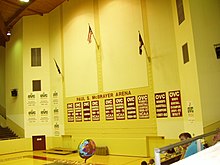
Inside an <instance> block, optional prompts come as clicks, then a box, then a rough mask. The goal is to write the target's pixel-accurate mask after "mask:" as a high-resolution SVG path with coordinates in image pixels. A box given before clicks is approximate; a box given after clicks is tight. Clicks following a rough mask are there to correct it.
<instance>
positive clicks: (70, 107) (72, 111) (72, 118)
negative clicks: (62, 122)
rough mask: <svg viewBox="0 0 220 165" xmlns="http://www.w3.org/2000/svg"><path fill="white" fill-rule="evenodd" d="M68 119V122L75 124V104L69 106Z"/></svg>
mask: <svg viewBox="0 0 220 165" xmlns="http://www.w3.org/2000/svg"><path fill="white" fill-rule="evenodd" d="M67 119H68V122H74V110H73V103H68V104H67Z"/></svg>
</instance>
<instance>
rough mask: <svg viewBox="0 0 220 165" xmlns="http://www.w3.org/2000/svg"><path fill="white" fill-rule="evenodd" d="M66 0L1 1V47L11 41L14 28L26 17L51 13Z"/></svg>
mask: <svg viewBox="0 0 220 165" xmlns="http://www.w3.org/2000/svg"><path fill="white" fill-rule="evenodd" d="M64 1H66V0H29V1H28V0H0V46H4V47H5V45H6V42H7V41H9V40H10V32H11V30H12V29H13V26H14V25H15V24H16V23H17V22H18V21H19V20H20V19H21V18H22V17H24V16H29V15H41V16H43V15H44V14H46V13H49V12H51V11H52V10H53V9H55V8H56V7H58V6H59V5H61V4H62V3H63V2H64Z"/></svg>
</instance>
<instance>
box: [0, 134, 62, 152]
mask: <svg viewBox="0 0 220 165" xmlns="http://www.w3.org/2000/svg"><path fill="white" fill-rule="evenodd" d="M12 144H13V145H12ZM0 145H1V148H0V153H1V154H9V153H13V152H22V151H32V150H33V145H32V138H21V139H13V140H1V141H0ZM9 146H10V147H9ZM60 146H62V139H61V137H46V149H51V148H54V147H60Z"/></svg>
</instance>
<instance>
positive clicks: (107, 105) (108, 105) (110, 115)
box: [105, 99, 114, 120]
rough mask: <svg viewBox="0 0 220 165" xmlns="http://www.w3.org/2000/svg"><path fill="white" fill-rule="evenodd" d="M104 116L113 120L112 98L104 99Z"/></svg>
mask: <svg viewBox="0 0 220 165" xmlns="http://www.w3.org/2000/svg"><path fill="white" fill-rule="evenodd" d="M105 118H106V120H114V106H113V99H106V100H105Z"/></svg>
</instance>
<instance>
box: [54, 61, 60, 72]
mask: <svg viewBox="0 0 220 165" xmlns="http://www.w3.org/2000/svg"><path fill="white" fill-rule="evenodd" d="M53 60H54V62H55V65H56V67H57V71H58V73H59V74H61V71H60V67H59V66H58V64H57V62H56V60H55V59H53Z"/></svg>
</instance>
